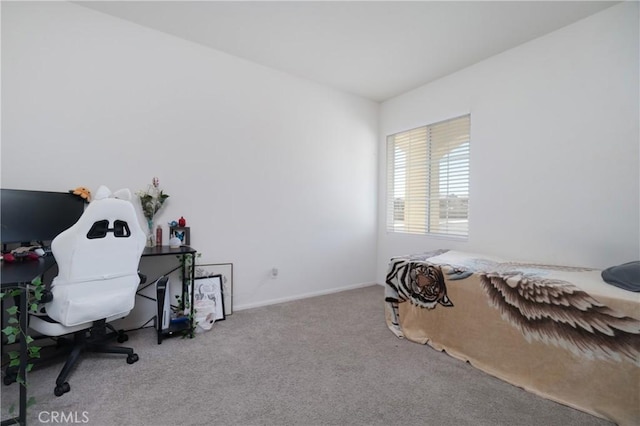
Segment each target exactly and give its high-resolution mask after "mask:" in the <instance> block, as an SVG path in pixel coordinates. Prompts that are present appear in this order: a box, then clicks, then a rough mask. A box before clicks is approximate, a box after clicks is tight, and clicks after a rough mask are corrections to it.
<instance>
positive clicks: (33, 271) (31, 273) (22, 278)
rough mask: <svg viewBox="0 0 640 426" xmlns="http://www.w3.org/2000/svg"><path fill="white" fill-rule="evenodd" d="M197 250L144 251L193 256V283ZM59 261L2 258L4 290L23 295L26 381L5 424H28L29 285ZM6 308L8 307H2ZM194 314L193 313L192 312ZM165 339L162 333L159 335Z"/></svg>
mask: <svg viewBox="0 0 640 426" xmlns="http://www.w3.org/2000/svg"><path fill="white" fill-rule="evenodd" d="M196 253H197V251H196V250H194V249H192V248H191V247H188V246H182V247H177V248H171V247H169V246H157V247H145V249H144V251H143V252H142V257H149V256H169V255H174V256H191V268H190V271H189V273H190V274H191V275H190V276H191V281H190V282H191V285H193V282H194V278H195V256H196ZM55 263H56V261H55V258H54V257H53V255H48V256H45V257H41V258H39V259H37V260H23V261H19V262H15V263H8V262H4V261H3V262H2V263H1V264H0V265H1V268H0V278H1V280H2V290H9V289H13V288H15V289H19V290H21V292H22V294H21V297H20V306H18V309H19V310H20V329H21V330H23V332H24V333H25V336H21V338H20V367H19V370H18V375H19V377H22V378H23V379H24V383H21V384H20V403H19V411H18V416H17V417H14V418H11V419H7V420H3V421H2V423H1V426H5V425H12V424H16V422H17V423H18V424H21V425H26V418H27V388H26V384H27V372H26V366H27V363H28V362H29V355H28V351H27V339H26V338H25V337H26V332H27V327H28V310H29V305H28V297H27V287H28V285H29V284H30V283H31V281H33V279H34V278H36V277H39V276H42V275H43V274H44V273H45V272H47V270H49V268H51V267H52V266H54V265H55ZM181 267H182V274H183V275H182V276H183V277H186V275H185V274H186V270H185V267H186V265H185V262H182V264H181ZM182 284H183V288H182V289H183V291H182V293H183V294H188V289H187V288H186V285H187V284H186V283H185V282H183V283H182ZM190 293H191V305H190V306H191V308H193V291H191V292H190ZM2 309H4V307H2ZM192 317H193V315H192ZM190 327H191V330H192V333H193V330H194V324H193V320H192V323H191V324H190ZM158 338H159V339H161V337H160V336H159V337H158Z"/></svg>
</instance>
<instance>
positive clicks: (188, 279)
mask: <svg viewBox="0 0 640 426" xmlns="http://www.w3.org/2000/svg"><path fill="white" fill-rule="evenodd" d="M196 253H197V251H196V250H194V249H192V248H191V247H189V246H182V247H178V248H171V247H169V246H156V247H146V248H145V249H144V252H143V253H142V256H143V257H148V256H167V255H177V256H182V257H183V260H182V262H181V265H180V266H179V267H178V268H174V269H172V270H171V271H169V272H167V274H169V273H171V272H173V271H175V270H177V269H179V268H181V269H182V271H181V273H182V277H183V280H182V289H181V294H182V303H184V302H185V301H186V300H188V301H189V302H188V303H189V305H188V306H189V316H188V320H187V321H185V322H178V323H170V324H169V325H168V327H166V328H163V327H162V323H163V312H164V304H165V298H167V297H170V294H169V293H170V292H169V291H168V290H169V289H168V277H166V276H163V277H160V278H159V279H158V280H157V283H156V303H157V311H156V317H155V321H156V331H157V336H158V344H161V343H162V340H163V339H164V338H166V337H172V336H178V335H181V336H182V335H184V334H185V333H188V335H189V337H193V335H194V331H195V324H194V323H193V321H194V319H193V317H194V315H193V314H194V312H193V303H194V300H193V284H194V281H195V258H196ZM185 256H189V257H190V260H191V262H190V263H188V261H187V258H185ZM154 282H155V281H154ZM182 308H184V306H182Z"/></svg>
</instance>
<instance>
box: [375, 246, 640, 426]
mask: <svg viewBox="0 0 640 426" xmlns="http://www.w3.org/2000/svg"><path fill="white" fill-rule="evenodd" d="M601 272H602V271H600V270H594V269H588V268H575V267H563V266H556V265H541V264H532V263H526V262H511V261H506V260H504V259H499V258H495V257H489V256H483V255H475V254H471V253H464V252H458V251H447V250H439V251H435V252H430V253H424V254H419V255H411V256H403V257H396V258H392V259H391V261H390V263H389V268H388V271H387V278H386V286H385V317H386V322H387V325H388V327H389V329H390V330H391V331H392V332H393V333H394V334H395V335H396V336H398V337H401V338H407V339H409V340H411V341H413V342H417V343H421V344H428V345H430V346H432V347H433V348H435V349H437V350H440V351H446V352H447V353H448V354H449V355H451V356H453V357H455V358H458V359H461V360H464V361H468V362H469V363H470V364H471V365H473V366H474V367H476V368H479V369H481V370H483V371H485V372H487V373H489V374H491V375H493V376H495V377H498V378H500V379H502V380H505V381H507V382H509V383H511V384H513V385H516V386H519V387H522V388H523V389H525V390H527V391H529V392H532V393H535V394H537V395H540V396H542V397H545V398H548V399H551V400H554V401H556V402H559V403H562V404H565V405H568V406H570V407H573V408H576V409H579V410H582V411H585V412H588V413H590V414H593V415H595V416H598V417H601V418H604V419H608V420H611V421H613V422H615V423H617V424H619V425H624V426H626V425H640V321H639V320H638V318H640V293H634V292H632V291H628V290H624V289H622V288H619V287H616V286H613V285H611V284H608V283H607V282H605V281H603V279H602V277H601Z"/></svg>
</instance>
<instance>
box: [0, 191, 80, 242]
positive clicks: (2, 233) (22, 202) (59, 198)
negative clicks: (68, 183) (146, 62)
mask: <svg viewBox="0 0 640 426" xmlns="http://www.w3.org/2000/svg"><path fill="white" fill-rule="evenodd" d="M84 206H85V202H84V200H83V199H81V198H80V197H78V196H76V195H73V194H71V193H69V192H49V191H29V190H23V189H4V188H3V189H0V216H1V222H2V223H1V227H0V241H2V244H13V243H26V244H31V243H34V242H35V243H40V244H48V242H50V241H51V240H53V239H54V238H55V237H56V235H58V234H59V233H61V232H62V231H64V230H65V229H67V228H69V227H71V225H73V224H74V223H76V222H77V221H78V219H79V218H80V216H82V213H83V212H84Z"/></svg>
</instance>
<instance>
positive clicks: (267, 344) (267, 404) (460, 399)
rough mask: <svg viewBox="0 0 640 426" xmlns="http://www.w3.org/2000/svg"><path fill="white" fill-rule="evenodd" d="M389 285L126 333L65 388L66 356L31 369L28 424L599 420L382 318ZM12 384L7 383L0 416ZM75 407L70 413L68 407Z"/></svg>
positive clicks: (12, 394)
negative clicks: (199, 328)
mask: <svg viewBox="0 0 640 426" xmlns="http://www.w3.org/2000/svg"><path fill="white" fill-rule="evenodd" d="M383 299H384V290H383V287H381V286H371V287H366V288H362V289H357V290H351V291H346V292H342V293H336V294H332V295H328V296H321V297H315V298H310V299H305V300H299V301H294V302H288V303H282V304H278V305H272V306H267V307H263V308H256V309H250V310H245V311H236V312H234V314H233V315H231V316H229V317H228V318H227V320H226V321H220V322H218V323H216V324H214V326H213V329H212V330H211V331H209V332H207V333H205V334H199V335H197V336H196V338H195V339H182V338H179V337H178V338H175V337H174V338H171V339H167V340H165V341H164V342H163V343H162V344H161V345H158V344H157V343H156V337H155V333H154V330H153V329H144V330H140V331H136V332H132V333H130V340H129V342H127V345H130V346H132V347H134V348H135V349H136V352H137V353H138V354H139V356H140V361H139V362H137V363H136V364H133V365H128V364H127V363H126V362H125V359H124V357H121V356H120V357H118V356H110V355H89V356H88V357H86V358H84V359H83V360H82V362H81V363H80V364H79V365H78V367H77V368H76V370H75V371H74V373H73V374H72V376H71V378H70V380H69V383H70V385H71V392H70V393H68V394H65V395H63V396H62V397H59V398H58V397H55V396H54V395H53V388H54V381H55V377H56V375H57V373H58V370H59V368H60V366H61V363H58V364H54V365H51V366H48V367H42V368H40V369H38V370H36V371H34V372H32V373H31V374H30V375H29V394H30V396H34V397H35V399H36V403H35V404H34V405H33V406H32V407H30V408H29V412H28V424H29V425H37V424H52V423H54V422H52V421H51V416H52V415H57V416H59V417H58V418H61V417H60V416H61V415H64V416H66V418H67V419H69V418H70V417H69V416H73V421H76V423H83V424H88V425H105V426H107V425H118V426H119V425H149V426H152V425H153V426H156V425H167V426H168V425H474V426H478V425H558V426H560V425H561V426H572V425H575V426H578V425H579V426H584V425H606V424H609V423H608V422H606V421H604V420H601V419H598V418H596V417H593V416H591V415H588V414H585V413H582V412H579V411H576V410H574V409H571V408H568V407H565V406H562V405H560V404H557V403H554V402H551V401H548V400H545V399H542V398H540V397H537V396H535V395H532V394H530V393H527V392H525V391H523V390H521V389H519V388H516V387H514V386H511V385H509V384H507V383H504V382H502V381H500V380H497V379H495V378H493V377H491V376H489V375H487V374H485V373H483V372H481V371H479V370H476V369H474V368H473V367H471V366H470V365H468V364H466V363H463V362H461V361H458V360H456V359H453V358H451V357H449V356H448V355H446V354H445V353H440V352H437V351H435V350H433V349H431V348H430V347H428V346H422V345H418V344H415V343H411V342H408V341H406V340H398V339H397V338H396V337H395V336H394V335H393V334H392V333H391V332H390V331H389V330H388V329H387V327H386V325H385V321H384V309H383ZM17 391H18V387H17V385H16V384H13V385H11V386H9V387H6V386H3V393H2V418H3V419H5V418H6V417H7V409H8V407H9V406H10V405H11V404H12V403H15V402H16V401H17ZM70 413H71V414H70Z"/></svg>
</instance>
